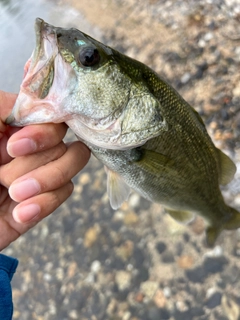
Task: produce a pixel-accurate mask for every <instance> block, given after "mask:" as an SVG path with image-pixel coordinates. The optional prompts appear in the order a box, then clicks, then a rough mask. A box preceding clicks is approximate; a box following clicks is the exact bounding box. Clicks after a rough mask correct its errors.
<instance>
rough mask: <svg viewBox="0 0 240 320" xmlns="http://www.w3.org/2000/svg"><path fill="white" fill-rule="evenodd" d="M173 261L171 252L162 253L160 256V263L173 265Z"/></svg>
mask: <svg viewBox="0 0 240 320" xmlns="http://www.w3.org/2000/svg"><path fill="white" fill-rule="evenodd" d="M174 261H175V259H174V255H173V253H172V252H171V251H169V250H167V251H164V252H163V254H162V262H163V263H173V262H174Z"/></svg>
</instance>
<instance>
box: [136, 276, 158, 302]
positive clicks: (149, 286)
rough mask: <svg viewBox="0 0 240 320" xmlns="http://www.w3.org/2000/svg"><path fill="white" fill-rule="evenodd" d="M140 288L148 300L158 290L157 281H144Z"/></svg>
mask: <svg viewBox="0 0 240 320" xmlns="http://www.w3.org/2000/svg"><path fill="white" fill-rule="evenodd" d="M140 290H141V292H142V293H143V294H144V296H145V297H147V298H148V299H149V300H151V299H152V298H153V296H154V295H155V293H156V291H157V290H158V283H157V282H156V281H150V280H149V281H145V282H142V283H141V285H140Z"/></svg>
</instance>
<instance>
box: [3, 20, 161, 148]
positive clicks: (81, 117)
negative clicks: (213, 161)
mask: <svg viewBox="0 0 240 320" xmlns="http://www.w3.org/2000/svg"><path fill="white" fill-rule="evenodd" d="M35 34H36V47H35V50H34V51H33V54H32V56H31V57H30V59H29V60H28V62H27V63H26V65H25V72H24V79H23V82H22V84H21V87H20V92H19V95H18V98H17V100H16V103H15V106H14V108H13V111H12V114H11V115H10V116H9V117H8V119H7V121H6V122H7V123H9V124H11V125H14V126H25V125H30V124H40V123H46V122H48V123H49V122H54V123H60V122H66V123H67V124H68V126H69V127H70V128H71V129H72V130H73V131H74V133H75V134H76V135H77V136H78V137H79V138H80V139H81V140H83V141H85V142H86V143H87V144H89V145H94V146H97V147H103V148H109V149H127V148H133V147H136V146H140V145H142V144H144V143H145V142H146V141H147V140H149V139H151V138H153V137H155V136H157V135H159V133H160V132H161V131H163V130H167V124H166V121H165V118H164V116H163V113H162V110H161V105H160V103H159V101H158V100H157V99H156V98H155V96H154V95H153V94H152V93H151V92H150V91H149V89H148V87H147V86H146V84H145V82H144V80H143V77H142V69H141V66H142V65H141V64H140V63H139V65H136V64H137V62H136V61H135V60H132V59H130V58H127V57H125V56H124V55H121V54H120V53H119V52H117V51H115V50H113V49H111V48H110V47H108V46H105V45H103V44H102V43H100V42H98V41H96V40H95V39H93V38H91V37H90V36H88V35H86V34H84V33H82V32H81V31H79V30H77V29H74V28H71V29H65V28H59V27H54V26H52V25H50V24H48V23H46V22H45V21H43V20H42V19H40V18H37V19H36V23H35Z"/></svg>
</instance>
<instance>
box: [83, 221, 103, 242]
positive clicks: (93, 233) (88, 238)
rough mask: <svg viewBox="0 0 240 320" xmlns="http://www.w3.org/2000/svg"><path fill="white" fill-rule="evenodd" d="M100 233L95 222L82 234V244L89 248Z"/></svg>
mask: <svg viewBox="0 0 240 320" xmlns="http://www.w3.org/2000/svg"><path fill="white" fill-rule="evenodd" d="M99 233H100V227H99V226H98V225H97V224H95V225H94V226H93V227H90V228H89V229H88V230H87V231H86V233H85V236H84V241H83V244H84V246H85V247H86V248H90V247H92V246H93V244H94V243H95V242H96V241H97V239H98V235H99Z"/></svg>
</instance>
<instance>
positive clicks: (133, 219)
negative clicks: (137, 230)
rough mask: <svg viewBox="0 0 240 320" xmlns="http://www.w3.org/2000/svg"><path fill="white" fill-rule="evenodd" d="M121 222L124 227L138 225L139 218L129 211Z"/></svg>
mask: <svg viewBox="0 0 240 320" xmlns="http://www.w3.org/2000/svg"><path fill="white" fill-rule="evenodd" d="M123 221H124V224H125V225H127V226H131V225H135V224H136V223H138V221H139V217H138V215H137V214H136V213H135V212H134V211H129V212H126V213H125V215H124V218H123Z"/></svg>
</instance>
